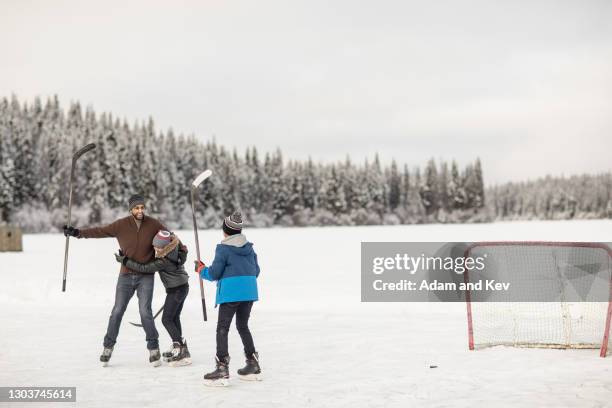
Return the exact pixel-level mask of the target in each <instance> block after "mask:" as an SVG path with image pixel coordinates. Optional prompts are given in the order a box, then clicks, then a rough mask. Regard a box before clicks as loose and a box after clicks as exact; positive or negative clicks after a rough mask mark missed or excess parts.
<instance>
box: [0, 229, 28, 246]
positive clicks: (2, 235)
mask: <svg viewBox="0 0 612 408" xmlns="http://www.w3.org/2000/svg"><path fill="white" fill-rule="evenodd" d="M5 251H17V252H21V251H23V246H22V243H21V228H19V227H18V226H16V225H0V252H5Z"/></svg>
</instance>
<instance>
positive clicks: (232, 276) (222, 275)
mask: <svg viewBox="0 0 612 408" xmlns="http://www.w3.org/2000/svg"><path fill="white" fill-rule="evenodd" d="M200 276H201V277H202V279H206V280H209V281H217V297H216V301H215V304H217V305H220V304H221V303H228V302H239V301H247V300H258V296H257V277H258V276H259V264H258V263H257V254H255V251H254V250H253V244H252V243H250V242H248V241H247V240H246V237H245V236H244V235H243V234H236V235H230V236H229V237H227V238H225V239H224V240H223V241H221V243H220V244H218V245H217V249H216V250H215V259H214V260H213V262H212V265H210V266H207V267H205V268H204V269H202V271H201V272H200Z"/></svg>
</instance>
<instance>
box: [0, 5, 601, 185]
mask: <svg viewBox="0 0 612 408" xmlns="http://www.w3.org/2000/svg"><path fill="white" fill-rule="evenodd" d="M611 21H612V1H609V0H602V1H588V0H581V1H574V0H572V1H562V0H556V1H537V0H532V1H511V0H508V1H493V0H485V1H459V0H455V1H431V2H427V1H405V0H404V1H381V0H377V1H373V0H367V1H366V0H356V1H355V0H353V1H333V0H325V1H318V0H308V1H290V0H284V1H268V0H258V1H253V0H250V1H220V0H219V1H184V2H178V1H174V2H163V4H162V2H156V1H151V0H149V1H141V2H137V1H115V0H113V1H104V2H99V1H98V2H86V1H57V0H56V1H52V2H50V1H32V0H21V1H15V0H4V1H2V2H1V3H0V51H1V54H0V55H1V57H0V58H1V60H0V96H10V95H11V94H12V93H15V94H16V95H17V96H18V97H19V98H20V99H21V100H22V101H24V100H27V101H31V100H32V99H33V98H34V96H37V95H39V96H41V97H43V98H46V97H48V96H50V95H53V94H57V95H58V96H59V98H60V101H61V102H62V104H63V106H64V107H67V106H68V105H69V103H70V101H74V100H79V101H81V103H82V104H83V105H90V106H92V107H93V108H94V109H95V110H96V112H98V113H100V112H102V111H111V112H113V113H114V114H115V115H116V116H120V117H125V118H127V119H128V120H129V121H130V122H134V121H135V120H144V119H146V118H147V117H149V116H152V117H153V118H154V119H155V122H156V124H157V127H158V129H160V130H163V129H167V128H168V127H172V128H174V130H175V131H176V132H177V133H185V134H190V133H193V134H195V135H196V136H197V137H198V138H200V139H202V140H208V139H209V138H211V137H212V135H216V138H217V141H218V142H219V143H221V144H224V145H226V146H228V147H230V148H231V147H234V146H236V147H238V149H239V151H241V152H242V151H243V150H244V147H245V146H246V145H256V146H257V147H258V148H259V149H260V150H261V151H265V150H272V149H274V148H276V147H280V148H281V150H282V151H283V152H284V153H285V156H286V157H288V158H298V159H303V158H307V157H308V156H311V157H312V158H313V159H315V160H324V161H333V160H342V159H344V157H345V156H346V155H347V154H349V155H350V156H351V157H352V159H353V161H356V162H362V161H363V159H364V158H365V157H366V156H368V157H370V158H371V157H372V156H373V154H374V152H376V151H377V152H379V154H380V155H381V158H382V159H383V160H385V161H388V160H390V159H391V158H392V157H393V158H395V159H397V160H398V161H400V162H402V163H403V162H406V163H408V164H409V165H411V166H413V165H423V164H424V163H425V162H426V161H427V159H429V158H430V157H434V158H436V159H445V160H451V159H457V160H458V162H459V163H460V164H465V163H467V162H468V161H471V160H473V159H475V158H476V157H477V156H479V157H481V159H482V162H483V167H484V173H485V178H486V179H485V181H486V182H487V183H488V184H491V183H495V182H503V181H508V180H524V179H527V178H534V177H538V176H543V175H545V174H548V173H551V174H554V175H561V174H565V175H570V174H576V173H583V172H589V173H593V172H602V171H609V170H611V169H612V164H611V163H612V162H611V160H610V157H611V150H612V149H611V148H612V24H611V23H610V22H611Z"/></svg>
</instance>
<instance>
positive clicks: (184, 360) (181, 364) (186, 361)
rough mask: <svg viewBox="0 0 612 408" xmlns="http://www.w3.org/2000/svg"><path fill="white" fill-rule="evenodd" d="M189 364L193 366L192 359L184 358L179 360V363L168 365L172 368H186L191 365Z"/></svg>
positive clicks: (173, 362) (174, 362) (172, 362)
mask: <svg viewBox="0 0 612 408" xmlns="http://www.w3.org/2000/svg"><path fill="white" fill-rule="evenodd" d="M189 364H191V359H190V358H184V359H182V360H178V361H170V362H169V363H168V365H169V366H170V367H183V366H186V365H189Z"/></svg>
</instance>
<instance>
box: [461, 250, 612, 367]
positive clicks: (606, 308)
mask: <svg viewBox="0 0 612 408" xmlns="http://www.w3.org/2000/svg"><path fill="white" fill-rule="evenodd" d="M484 254H486V258H487V261H486V268H485V269H484V270H483V271H480V272H479V276H477V275H478V274H477V273H476V272H475V271H468V272H466V273H465V274H464V280H465V282H466V283H467V282H470V281H475V280H477V279H481V278H482V277H483V276H493V277H495V278H496V279H497V280H499V281H504V280H508V281H511V282H512V285H514V290H515V291H514V293H515V294H516V293H520V296H519V298H520V299H529V300H540V299H541V300H542V301H515V300H516V299H511V298H508V296H509V295H508V294H507V293H504V292H489V293H487V296H486V299H483V298H481V299H477V297H478V294H477V293H476V292H475V291H470V290H467V291H466V302H467V317H468V336H469V348H470V349H471V350H474V349H477V348H482V347H490V346H498V345H504V346H514V347H536V348H563V349H567V348H593V349H600V355H601V356H602V357H605V356H606V355H609V351H608V340H609V337H610V323H611V316H612V302H611V300H612V268H611V265H612V251H611V250H610V248H609V247H608V246H607V245H605V244H600V243H582V242H580V243H571V242H482V243H475V244H472V245H471V246H470V247H469V248H468V249H467V250H466V251H465V256H466V257H468V256H469V257H478V256H482V255H484ZM517 290H518V291H517ZM592 300H596V301H592Z"/></svg>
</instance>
